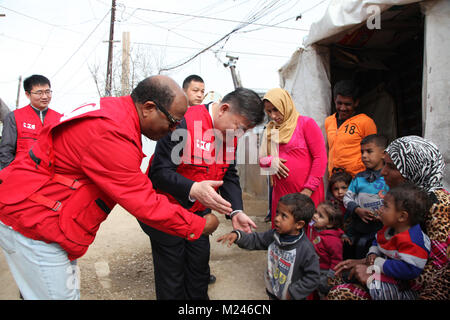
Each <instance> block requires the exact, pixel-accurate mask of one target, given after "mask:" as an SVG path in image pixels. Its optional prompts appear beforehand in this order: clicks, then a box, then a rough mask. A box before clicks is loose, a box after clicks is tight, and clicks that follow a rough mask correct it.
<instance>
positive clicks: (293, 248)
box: [217, 193, 320, 300]
mask: <svg viewBox="0 0 450 320" xmlns="http://www.w3.org/2000/svg"><path fill="white" fill-rule="evenodd" d="M314 212H315V206H314V202H313V201H312V200H311V198H309V197H308V196H306V195H303V194H300V193H291V194H287V195H285V196H283V197H281V198H280V200H279V202H278V205H277V211H276V216H275V218H274V226H275V228H274V229H271V230H269V231H266V232H254V233H244V232H241V231H239V230H234V231H232V232H231V233H228V234H225V235H223V236H221V237H219V238H218V239H217V242H222V243H226V242H228V246H231V244H232V243H234V242H236V244H237V245H238V246H239V247H240V248H244V249H248V250H268V252H267V262H268V266H267V271H266V274H265V282H266V290H267V294H268V295H269V297H270V298H272V299H279V300H291V299H292V300H301V299H306V298H307V297H308V296H309V295H310V294H311V293H312V292H314V291H315V290H316V289H317V287H318V285H319V280H320V274H319V258H318V257H317V254H316V252H315V250H314V246H313V245H312V244H311V242H310V241H309V240H308V238H307V236H306V235H305V233H306V232H305V231H304V229H305V227H306V226H307V225H308V223H309V221H310V220H311V218H312V216H313V214H314Z"/></svg>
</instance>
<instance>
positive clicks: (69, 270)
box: [0, 221, 80, 300]
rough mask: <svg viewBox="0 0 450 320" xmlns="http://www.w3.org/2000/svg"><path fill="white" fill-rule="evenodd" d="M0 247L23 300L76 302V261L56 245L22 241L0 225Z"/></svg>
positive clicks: (77, 295)
mask: <svg viewBox="0 0 450 320" xmlns="http://www.w3.org/2000/svg"><path fill="white" fill-rule="evenodd" d="M0 247H2V248H3V253H4V254H5V258H6V261H7V262H8V265H9V269H10V271H11V274H12V276H13V277H14V280H15V281H16V284H17V286H18V287H19V290H20V292H21V293H22V296H23V298H24V299H26V300H37V299H39V300H41V299H42V300H49V299H57V300H66V299H76V300H78V299H80V288H79V283H80V281H79V279H80V277H79V271H78V267H77V265H76V261H70V260H69V259H68V258H67V253H66V251H64V250H63V249H62V248H61V247H60V246H59V245H58V244H57V243H50V244H49V243H45V242H43V241H38V240H33V239H30V238H27V237H24V236H23V235H21V234H20V233H19V232H16V231H14V230H13V229H12V228H11V227H8V226H6V225H5V224H3V223H2V222H1V221H0Z"/></svg>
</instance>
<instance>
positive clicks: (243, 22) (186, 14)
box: [136, 8, 309, 31]
mask: <svg viewBox="0 0 450 320" xmlns="http://www.w3.org/2000/svg"><path fill="white" fill-rule="evenodd" d="M137 10H142V11H150V12H156V13H164V14H173V15H179V16H185V17H191V18H198V19H209V20H216V21H224V22H232V23H240V24H252V25H254V26H260V27H265V28H279V29H288V30H295V31H309V30H308V29H300V28H292V27H282V26H277V25H269V24H260V23H249V22H245V21H238V20H231V19H224V18H216V17H208V16H200V15H195V14H188V13H179V12H170V11H163V10H155V9H146V8H136V11H137Z"/></svg>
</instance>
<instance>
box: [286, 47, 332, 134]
mask: <svg viewBox="0 0 450 320" xmlns="http://www.w3.org/2000/svg"><path fill="white" fill-rule="evenodd" d="M329 54H330V51H329V49H328V48H327V47H321V46H314V45H313V46H311V47H308V48H307V49H302V48H300V49H298V50H297V51H295V52H294V54H293V55H292V57H291V60H290V61H289V62H288V63H287V64H285V65H284V66H283V67H281V69H280V70H279V73H280V79H281V87H282V88H284V89H286V90H287V91H288V92H289V93H290V94H291V97H292V100H294V104H295V107H296V109H297V111H298V112H299V113H300V114H301V115H305V116H308V117H311V118H313V119H314V120H315V121H316V123H317V124H318V125H319V127H320V129H321V130H322V132H323V133H325V124H324V120H325V118H326V117H327V116H328V115H329V113H330V112H329V109H330V101H331V85H330V77H329V74H330V71H329V59H330V57H329Z"/></svg>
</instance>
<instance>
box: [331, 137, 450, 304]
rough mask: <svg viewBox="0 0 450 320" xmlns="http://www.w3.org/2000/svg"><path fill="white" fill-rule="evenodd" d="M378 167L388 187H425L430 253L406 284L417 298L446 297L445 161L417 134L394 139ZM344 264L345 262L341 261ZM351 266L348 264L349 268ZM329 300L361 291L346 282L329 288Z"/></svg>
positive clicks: (449, 280) (449, 277) (448, 199)
mask: <svg viewBox="0 0 450 320" xmlns="http://www.w3.org/2000/svg"><path fill="white" fill-rule="evenodd" d="M384 161H385V165H384V168H383V169H382V170H381V175H382V176H383V177H384V180H385V181H386V183H387V185H388V186H389V188H394V187H396V186H399V185H401V184H403V183H405V182H410V183H413V184H415V185H416V186H418V187H420V188H422V189H423V190H425V191H426V192H427V193H428V195H429V198H430V200H431V202H432V203H433V204H432V206H431V209H430V211H429V212H424V219H423V223H422V225H423V230H424V232H425V233H426V234H427V236H428V237H429V238H430V241H431V252H430V256H429V258H428V261H427V264H426V265H425V268H424V270H423V272H422V273H421V275H420V276H419V277H418V278H417V279H415V280H414V282H411V283H410V284H409V285H410V286H411V288H413V289H414V290H417V291H419V299H427V300H437V299H441V300H449V299H450V294H449V289H450V269H449V253H450V252H449V249H450V248H449V244H450V237H449V231H450V220H449V213H450V194H449V193H448V191H447V190H445V189H444V187H443V185H442V178H443V176H444V166H445V164H444V160H443V157H442V154H441V153H440V152H439V149H438V148H437V147H436V145H435V144H434V143H432V142H431V141H428V140H426V139H424V138H421V137H419V136H406V137H401V138H398V139H396V140H394V141H393V142H392V143H391V144H390V145H389V146H388V147H387V148H386V150H385V156H384ZM343 263H345V262H343ZM350 266H351V267H353V265H352V264H348V267H350ZM328 298H329V299H336V300H341V299H364V292H363V291H361V290H359V291H358V290H357V289H356V290H352V289H351V287H350V286H349V285H339V286H337V287H334V288H333V289H331V291H330V293H329V295H328Z"/></svg>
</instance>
